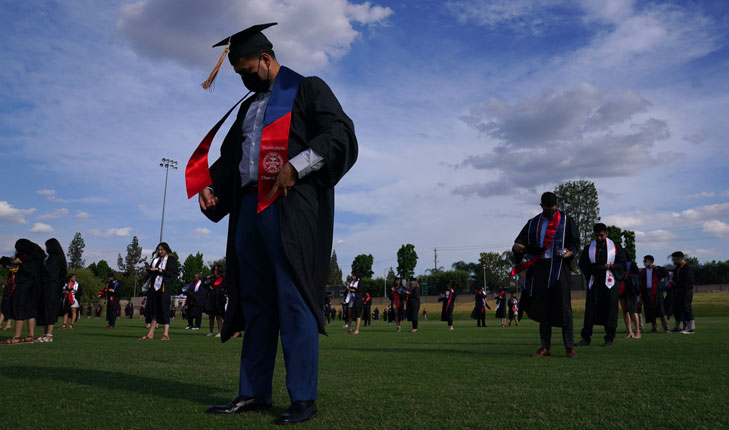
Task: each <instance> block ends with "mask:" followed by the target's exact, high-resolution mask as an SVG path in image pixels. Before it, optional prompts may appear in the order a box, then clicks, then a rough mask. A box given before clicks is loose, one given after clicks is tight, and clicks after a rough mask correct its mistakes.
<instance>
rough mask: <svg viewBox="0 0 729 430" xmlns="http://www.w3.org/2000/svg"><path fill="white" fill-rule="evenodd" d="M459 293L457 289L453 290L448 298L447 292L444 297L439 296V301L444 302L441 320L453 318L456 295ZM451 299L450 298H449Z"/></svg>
mask: <svg viewBox="0 0 729 430" xmlns="http://www.w3.org/2000/svg"><path fill="white" fill-rule="evenodd" d="M457 296H458V294H456V292H455V291H451V293H450V297H448V298H446V297H445V294H444V295H443V297H438V301H439V302H443V308H441V310H440V320H441V321H449V320H452V319H453V309H454V308H455V306H456V297H457ZM448 299H450V300H448Z"/></svg>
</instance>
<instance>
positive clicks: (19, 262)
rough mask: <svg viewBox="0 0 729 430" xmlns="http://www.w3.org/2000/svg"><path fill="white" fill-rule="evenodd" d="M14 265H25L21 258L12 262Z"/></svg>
mask: <svg viewBox="0 0 729 430" xmlns="http://www.w3.org/2000/svg"><path fill="white" fill-rule="evenodd" d="M11 263H12V264H23V260H21V259H20V258H16V259H15V260H13V261H11Z"/></svg>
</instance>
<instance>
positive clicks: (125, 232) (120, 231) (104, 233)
mask: <svg viewBox="0 0 729 430" xmlns="http://www.w3.org/2000/svg"><path fill="white" fill-rule="evenodd" d="M132 230H133V228H132V227H121V228H109V229H106V230H98V229H91V230H89V233H91V234H92V235H94V236H96V237H110V236H113V237H126V236H129V235H130V234H131V233H132Z"/></svg>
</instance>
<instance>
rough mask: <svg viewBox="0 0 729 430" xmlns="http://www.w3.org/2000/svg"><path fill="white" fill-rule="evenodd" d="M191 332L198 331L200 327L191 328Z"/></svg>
mask: <svg viewBox="0 0 729 430" xmlns="http://www.w3.org/2000/svg"><path fill="white" fill-rule="evenodd" d="M192 330H193V331H195V330H200V327H193V328H192Z"/></svg>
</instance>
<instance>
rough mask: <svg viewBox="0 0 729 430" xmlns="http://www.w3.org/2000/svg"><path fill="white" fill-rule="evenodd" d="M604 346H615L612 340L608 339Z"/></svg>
mask: <svg viewBox="0 0 729 430" xmlns="http://www.w3.org/2000/svg"><path fill="white" fill-rule="evenodd" d="M602 346H613V341H612V340H606V341H605V343H603V344H602Z"/></svg>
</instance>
